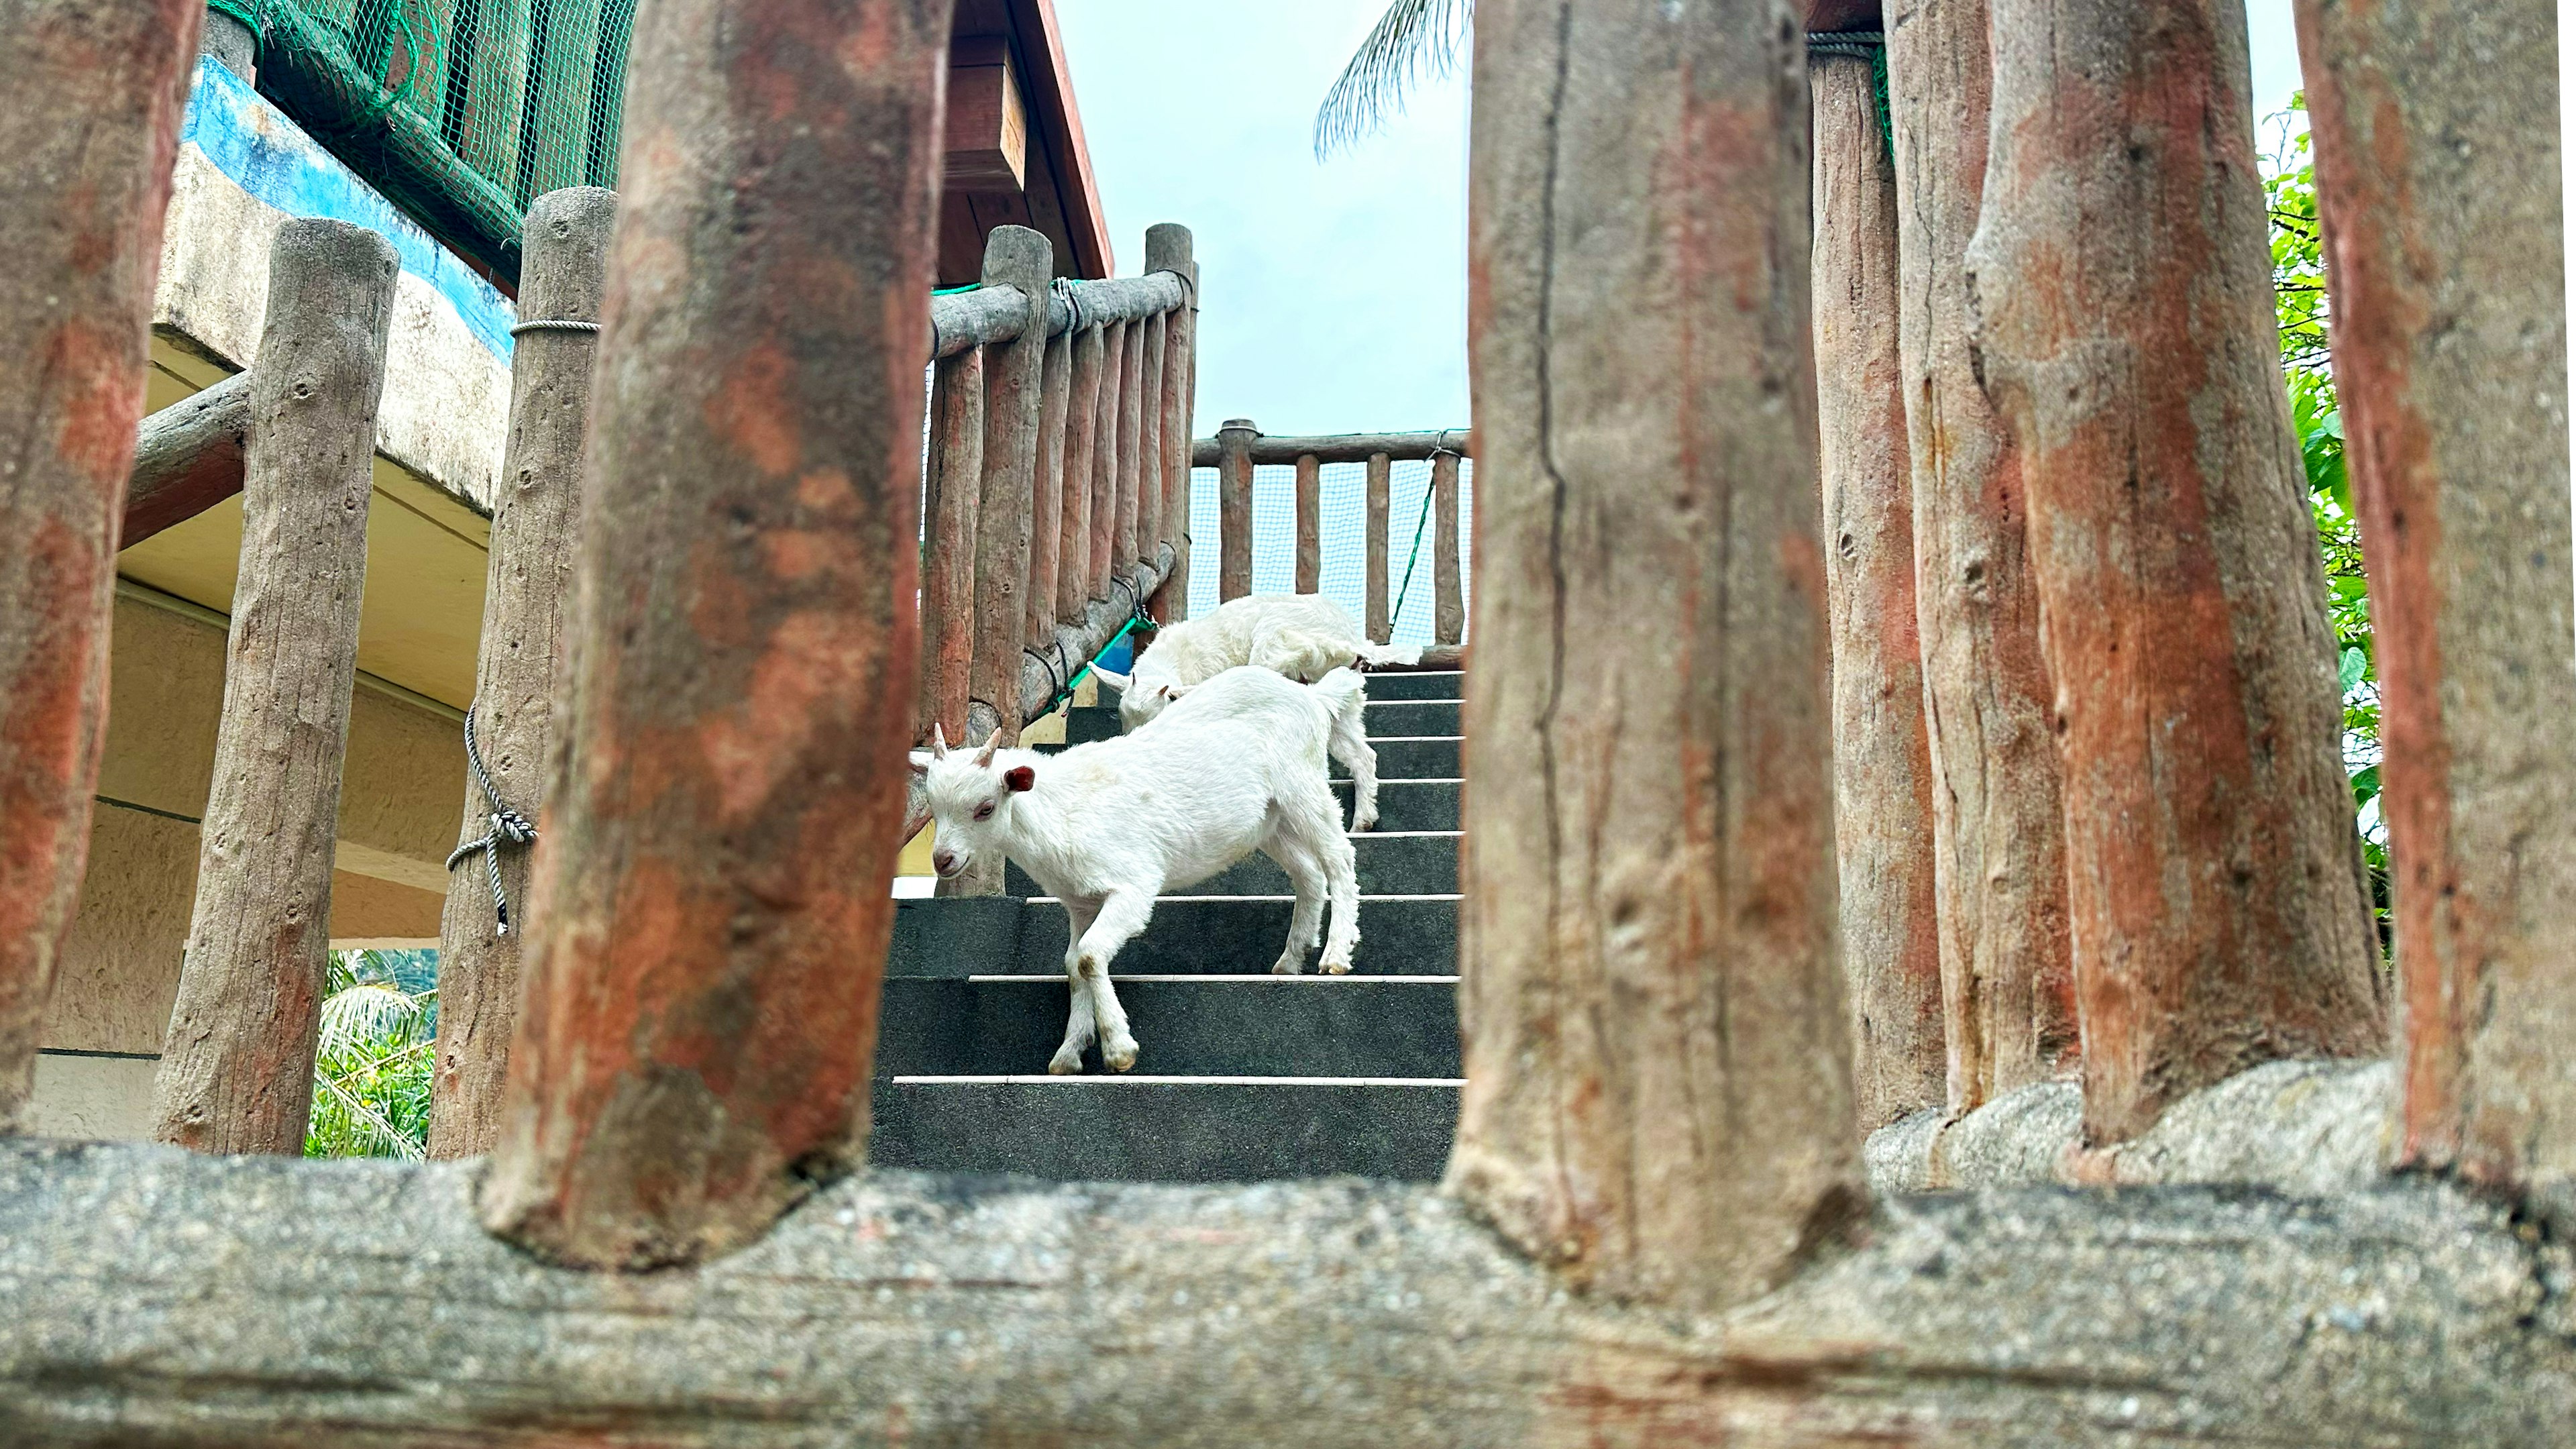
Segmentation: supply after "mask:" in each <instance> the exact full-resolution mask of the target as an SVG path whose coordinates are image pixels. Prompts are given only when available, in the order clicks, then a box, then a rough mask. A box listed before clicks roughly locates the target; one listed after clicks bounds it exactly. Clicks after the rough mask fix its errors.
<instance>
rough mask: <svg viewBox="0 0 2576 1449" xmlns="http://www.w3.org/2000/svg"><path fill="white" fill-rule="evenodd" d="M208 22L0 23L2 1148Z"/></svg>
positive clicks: (45, 964)
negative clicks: (2, 87) (202, 27)
mask: <svg viewBox="0 0 2576 1449" xmlns="http://www.w3.org/2000/svg"><path fill="white" fill-rule="evenodd" d="M205 13H206V7H205V6H204V4H203V3H202V0H154V3H129V4H118V5H100V4H96V3H94V0H13V3H10V4H7V5H0V66H5V67H6V70H7V75H8V91H9V98H8V101H7V103H6V104H0V257H6V258H7V264H6V265H5V266H0V458H6V459H8V462H7V464H6V465H5V466H6V468H7V471H6V472H5V473H0V538H5V539H7V540H9V542H8V544H7V546H5V547H0V1134H6V1133H9V1132H14V1131H17V1130H18V1129H19V1126H20V1123H21V1114H22V1113H23V1111H24V1110H25V1107H26V1103H27V1096H28V1093H29V1092H30V1091H32V1090H33V1088H34V1081H35V1071H36V1045H37V1039H38V1034H39V1032H40V1031H41V1029H42V1027H43V1025H44V1017H45V1006H46V1003H47V1002H48V1001H50V1000H51V999H52V997H53V988H54V971H55V967H56V965H57V962H58V960H59V953H60V951H61V949H62V941H63V932H64V931H65V930H66V929H68V928H69V927H70V925H71V920H72V910H73V906H74V903H75V902H76V900H77V899H78V895H79V891H80V879H81V870H82V867H83V865H84V864H85V863H86V860H87V858H88V853H89V816H90V804H91V801H92V799H93V798H94V797H95V795H96V793H97V789H98V763H99V750H100V747H101V746H102V744H103V743H104V742H105V739H106V735H107V641H108V614H109V606H110V599H111V597H112V591H113V590H114V588H115V587H116V558H115V554H116V546H117V528H118V524H119V520H120V515H121V514H122V512H123V506H124V488H125V483H126V473H127V470H128V469H130V468H131V467H132V466H133V462H134V444H135V430H136V424H137V423H138V422H140V421H141V419H142V416H143V382H144V376H145V369H146V367H147V366H148V364H149V359H150V355H151V354H150V348H151V338H152V333H151V323H152V282H153V277H154V274H155V272H156V271H157V269H158V267H159V264H160V257H161V224H162V219H163V216H164V214H165V213H166V212H167V210H168V208H169V203H170V168H171V163H172V161H173V159H174V158H175V157H176V156H177V154H178V145H179V120H180V116H181V114H182V112H183V109H184V107H185V106H186V103H187V98H188V83H189V78H190V76H191V75H193V74H194V71H195V67H196V58H197V56H196V52H197V35H198V26H199V24H200V23H201V22H202V21H203V19H204V17H205Z"/></svg>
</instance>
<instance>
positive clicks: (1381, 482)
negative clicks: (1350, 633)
mask: <svg viewBox="0 0 2576 1449" xmlns="http://www.w3.org/2000/svg"><path fill="white" fill-rule="evenodd" d="M1394 493H1395V464H1394V462H1393V461H1392V460H1390V459H1389V458H1388V457H1387V455H1386V454H1384V453H1374V454H1371V455H1370V456H1369V460H1368V493H1367V509H1368V520H1367V530H1368V542H1367V549H1366V556H1367V559H1368V590H1367V595H1366V599H1367V603H1366V610H1367V617H1366V618H1365V619H1364V620H1362V621H1361V622H1362V627H1363V628H1365V629H1366V630H1367V631H1368V636H1369V638H1370V640H1371V641H1373V642H1375V643H1379V644H1384V643H1386V642H1387V641H1388V639H1390V638H1392V637H1393V635H1394V629H1395V624H1394V620H1395V612H1394V609H1393V608H1392V606H1391V605H1390V603H1389V599H1388V596H1389V595H1390V594H1391V593H1393V591H1394V588H1395V580H1393V579H1391V578H1388V577H1387V572H1386V568H1387V546H1388V542H1389V539H1390V536H1391V533H1392V530H1393V527H1394V520H1393V517H1392V513H1393V510H1394V507H1395V503H1394Z"/></svg>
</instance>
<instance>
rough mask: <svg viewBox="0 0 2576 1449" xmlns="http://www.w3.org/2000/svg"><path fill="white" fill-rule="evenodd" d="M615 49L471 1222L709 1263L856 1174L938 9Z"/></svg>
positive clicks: (667, 11) (567, 1245)
mask: <svg viewBox="0 0 2576 1449" xmlns="http://www.w3.org/2000/svg"><path fill="white" fill-rule="evenodd" d="M654 16H655V23H654V24H652V25H649V26H639V27H638V28H637V31H636V37H635V41H636V44H635V56H634V69H633V72H632V75H631V78H630V81H629V90H630V94H631V97H632V104H631V105H629V106H628V107H627V116H628V127H629V129H628V134H627V142H626V155H627V158H628V159H627V171H626V175H625V192H624V198H625V200H624V215H623V216H622V217H621V218H620V220H619V224H618V232H617V242H616V245H615V247H614V249H613V250H612V252H611V254H610V258H609V272H608V275H609V286H608V298H607V303H606V308H605V320H606V328H607V330H606V332H605V334H604V335H603V336H602V338H601V344H600V348H601V350H600V371H599V382H598V396H597V398H596V400H595V403H594V411H593V418H592V425H591V433H590V438H591V460H590V472H589V480H590V482H589V494H590V496H589V497H588V499H587V500H586V505H585V514H584V520H583V538H582V551H581V567H580V574H579V584H578V589H579V593H578V603H577V604H576V608H575V617H576V618H577V620H578V621H579V627H580V633H579V635H578V636H577V637H576V640H575V647H574V655H573V657H574V661H575V665H574V669H573V672H572V680H571V688H570V691H569V696H568V699H569V702H568V705H567V714H566V724H565V728H566V730H567V732H568V750H569V770H568V774H567V776H566V779H565V782H564V789H563V791H562V794H561V795H560V796H559V797H558V798H557V799H556V800H555V801H553V802H552V805H551V808H550V809H549V810H548V812H547V816H546V819H545V821H544V830H545V835H546V838H545V841H544V846H543V848H542V849H541V850H540V851H539V852H538V856H537V881H536V899H535V901H534V903H533V907H532V909H531V911H530V913H529V914H530V916H531V918H532V919H533V920H534V922H535V923H536V929H535V930H534V932H532V934H531V940H530V943H529V955H528V963H527V970H526V980H527V988H526V992H525V995H524V997H523V999H522V1002H521V1014H520V1020H519V1034H518V1039H517V1041H516V1043H515V1044H514V1045H513V1046H512V1048H511V1058H510V1075H509V1087H508V1096H507V1104H506V1106H505V1107H504V1110H503V1114H502V1125H501V1140H500V1144H499V1146H498V1147H497V1148H496V1149H495V1151H494V1152H493V1156H492V1163H491V1166H490V1168H489V1169H488V1171H487V1172H486V1173H485V1175H484V1177H483V1179H482V1181H481V1184H480V1191H479V1197H480V1204H481V1211H482V1216H483V1221H484V1223H485V1224H486V1225H487V1226H488V1227H489V1228H491V1229H492V1231H494V1232H496V1233H498V1234H500V1235H502V1236H503V1237H506V1238H508V1239H509V1240H511V1241H512V1242H514V1243H516V1244H518V1245H519V1246H521V1247H523V1248H526V1249H527V1250H529V1251H530V1252H533V1253H536V1254H538V1255H540V1256H542V1257H545V1258H548V1259H551V1260H555V1261H559V1262H565V1263H571V1264H578V1265H582V1266H588V1267H602V1268H642V1267H649V1266H653V1265H657V1264H667V1263H676V1262H685V1261H690V1260H694V1259H698V1258H702V1257H705V1256H708V1255H710V1254H715V1253H721V1252H724V1251H726V1250H728V1249H731V1248H734V1247H738V1246H740V1245H742V1244H743V1243H746V1242H749V1241H751V1240H753V1239H755V1238H757V1237H759V1236H760V1235H761V1234H763V1233H764V1232H766V1231H767V1230H768V1228H769V1226H770V1224H771V1223H772V1222H774V1221H776V1219H777V1218H778V1216H779V1214H781V1213H783V1212H785V1211H786V1210H787V1209H788V1207H790V1206H791V1205H793V1204H794V1203H796V1202H797V1201H799V1200H800V1199H802V1198H804V1197H805V1196H806V1195H807V1194H809V1193H811V1192H812V1191H813V1190H814V1189H815V1187H816V1186H817V1185H818V1184H820V1183H824V1182H828V1181H830V1180H831V1179H832V1178H834V1177H836V1176H838V1175H840V1174H842V1173H844V1172H846V1171H848V1170H849V1169H850V1168H851V1167H853V1166H855V1165H856V1164H857V1163H858V1162H859V1161H860V1160H861V1159H862V1157H863V1156H864V1150H865V1144H866V1141H867V1130H868V1075H869V1068H870V1064H871V1061H872V1060H873V1058H874V1056H875V1051H876V1024H877V995H878V983H879V981H880V979H881V978H882V975H883V972H884V966H885V946H886V938H887V933H888V931H889V929H890V927H891V925H892V922H893V918H894V901H893V899H892V897H891V896H890V895H889V893H888V889H887V882H888V881H889V880H890V879H891V877H892V875H893V870H894V861H895V854H896V852H897V851H898V850H899V849H900V848H901V846H902V841H901V839H900V838H899V836H898V833H897V827H898V826H899V825H900V824H901V822H902V819H903V808H904V779H905V776H906V773H907V772H906V770H905V768H904V746H905V744H906V743H907V736H908V735H909V734H910V733H911V717H910V712H909V711H907V710H905V709H903V708H902V707H901V706H900V703H899V702H900V701H903V700H906V699H909V698H911V697H912V693H913V683H914V672H915V661H916V655H917V650H918V645H919V640H918V636H917V635H916V633H915V628H916V625H915V615H914V603H913V599H914V586H915V580H916V577H917V574H916V564H915V553H914V544H913V540H914V538H915V536H916V530H915V522H916V520H915V511H914V510H915V508H916V502H915V500H916V499H917V498H918V497H919V496H920V492H919V490H920V479H919V477H918V475H917V469H918V468H919V463H918V459H919V457H920V447H921V443H920V439H921V435H922V412H921V409H922V386H921V342H922V338H923V337H925V336H927V335H928V333H929V327H930V319H929V315H928V314H929V307H930V281H931V276H932V262H933V256H934V253H933V246H932V241H933V226H934V221H935V216H936V201H937V198H938V195H939V176H940V138H939V132H938V122H939V114H940V108H939V97H940V88H941V81H942V74H941V67H942V65H943V64H944V62H945V57H946V52H947V44H948V31H949V19H950V14H949V5H948V3H947V0H662V3H660V4H659V5H657V6H656V7H655V10H654Z"/></svg>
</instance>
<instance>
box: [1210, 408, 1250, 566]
mask: <svg viewBox="0 0 2576 1449" xmlns="http://www.w3.org/2000/svg"><path fill="white" fill-rule="evenodd" d="M1260 436H1261V430H1260V429H1259V428H1256V427H1254V426H1253V425H1252V419H1250V418H1228V419H1226V423H1225V426H1224V427H1221V428H1219V429H1217V430H1216V444H1217V463H1216V468H1217V478H1216V512H1217V520H1216V531H1217V573H1216V599H1217V602H1218V603H1220V604H1225V603H1231V602H1233V601H1234V600H1236V599H1240V598H1242V597H1243V596H1244V595H1246V594H1249V593H1251V592H1252V440H1253V439H1255V438H1257V437H1260Z"/></svg>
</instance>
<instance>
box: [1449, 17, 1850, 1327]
mask: <svg viewBox="0 0 2576 1449" xmlns="http://www.w3.org/2000/svg"><path fill="white" fill-rule="evenodd" d="M1784 9H1785V7H1783V6H1781V5H1779V4H1776V3H1772V0H1701V3H1697V4H1693V5H1690V6H1686V7H1669V8H1667V7H1657V6H1644V5H1636V6H1595V5H1577V6H1572V7H1568V6H1566V5H1563V4H1557V3H1546V4H1542V3H1539V0H1484V3H1482V4H1480V5H1479V6H1478V7H1477V13H1476V68H1475V92H1476V109H1475V121H1474V125H1475V134H1474V145H1473V156H1474V162H1473V166H1472V168H1471V171H1470V183H1469V189H1470V199H1469V216H1470V222H1469V231H1468V238H1469V247H1470V254H1469V257H1470V269H1471V272H1472V274H1473V275H1474V276H1475V277H1476V279H1477V285H1476V287H1475V288H1474V289H1473V293H1472V302H1471V305H1472V307H1473V309H1474V316H1473V318H1472V328H1471V333H1470V335H1471V336H1472V337H1473V338H1474V339H1475V345H1474V353H1473V363H1474V377H1475V393H1476V398H1475V403H1476V437H1475V449H1476V460H1477V469H1476V484H1477V488H1476V529H1477V538H1476V557H1477V562H1478V566H1479V568H1480V569H1481V571H1482V574H1481V578H1480V581H1479V586H1478V588H1477V589H1476V597H1475V609H1476V622H1475V640H1476V643H1475V648H1476V655H1477V667H1476V668H1475V669H1473V670H1471V671H1469V672H1468V675H1467V706H1466V715H1467V730H1466V736H1467V748H1466V760H1465V770H1466V775H1467V777H1468V778H1469V779H1470V780H1474V781H1484V782H1502V783H1501V784H1500V785H1498V786H1496V787H1495V788H1484V787H1482V786H1479V787H1478V788H1475V789H1471V790H1469V791H1468V792H1467V797H1466V820H1465V824H1466V850H1465V856H1464V859H1463V861H1462V863H1461V869H1462V885H1463V887H1464V890H1465V893H1466V902H1465V905H1464V907H1463V909H1462V911H1461V917H1462V921H1463V924H1464V926H1465V939H1464V940H1463V942H1462V943H1461V947H1460V957H1459V965H1460V969H1461V972H1462V983H1461V987H1460V996H1459V1017H1460V1027H1461V1035H1462V1037H1463V1045H1464V1048H1465V1054H1466V1067H1467V1087H1466V1092H1465V1097H1464V1100H1463V1103H1462V1108H1461V1117H1460V1120H1459V1124H1458V1142H1457V1147H1456V1150H1455V1151H1454V1153H1453V1154H1452V1156H1451V1158H1450V1164H1449V1181H1450V1185H1451V1187H1452V1188H1453V1190H1455V1191H1456V1192H1458V1193H1459V1194H1460V1195H1461V1196H1462V1197H1464V1198H1465V1199H1466V1201H1467V1203H1468V1204H1469V1206H1470V1207H1471V1208H1472V1209H1473V1210H1475V1211H1476V1212H1477V1213H1478V1214H1479V1215H1480V1216H1482V1217H1483V1218H1484V1219H1485V1220H1486V1221H1487V1222H1489V1223H1491V1224H1493V1225H1494V1227H1495V1228H1496V1229H1497V1230H1499V1231H1500V1232H1501V1233H1502V1234H1503V1236H1504V1237H1506V1238H1507V1239H1509V1240H1510V1241H1512V1242H1514V1243H1516V1244H1518V1245H1519V1246H1520V1247H1522V1248H1523V1249H1524V1250H1525V1251H1528V1252H1530V1253H1533V1254H1535V1255H1537V1256H1539V1257H1540V1258H1541V1259H1543V1260H1544V1261H1546V1262H1548V1263H1550V1264H1551V1265H1553V1266H1554V1267H1556V1268H1557V1269H1558V1270H1559V1271H1560V1272H1561V1273H1562V1274H1563V1275H1564V1276H1565V1277H1566V1278H1567V1279H1568V1280H1569V1281H1571V1282H1572V1283H1574V1284H1577V1285H1582V1286H1586V1287H1589V1288H1590V1289H1592V1290H1594V1291H1595V1292H1598V1293H1599V1294H1601V1295H1602V1296H1605V1297H1610V1298H1625V1299H1637V1300H1645V1301H1650V1302H1656V1303H1660V1304H1664V1305H1668V1306H1670V1307H1673V1308H1676V1309H1681V1310H1685V1311H1689V1310H1706V1309H1716V1308H1721V1307H1724V1306H1726V1305H1729V1304H1733V1303H1737V1302H1741V1301H1743V1300H1745V1299H1748V1298H1751V1297H1753V1296H1755V1295H1757V1294H1760V1293H1762V1292H1764V1291H1766V1290H1768V1289H1770V1288H1771V1287H1773V1286H1775V1285H1777V1284H1778V1283H1779V1282H1780V1281H1782V1280H1783V1279H1784V1278H1785V1277H1786V1276H1787V1275H1788V1274H1789V1273H1790V1272H1791V1271H1792V1270H1793V1268H1794V1266H1795V1265H1796V1264H1797V1263H1798V1262H1799V1261H1800V1259H1801V1256H1802V1252H1803V1249H1802V1244H1808V1243H1812V1242H1814V1241H1815V1240H1816V1239H1817V1238H1818V1237H1819V1236H1827V1235H1831V1234H1833V1233H1835V1232H1836V1231H1838V1230H1839V1228H1840V1226H1841V1225H1842V1223H1843V1221H1844V1220H1845V1218H1846V1217H1847V1216H1848V1215H1849V1214H1851V1213H1852V1212H1854V1211H1855V1210H1856V1209H1857V1207H1858V1193H1857V1191H1856V1187H1855V1178H1856V1168H1855V1161H1854V1159H1855V1157H1856V1155H1857V1148H1858V1142H1859V1138H1858V1134H1857V1133H1856V1132H1855V1131H1854V1129H1853V1121H1852V1096H1851V1081H1850V1073H1849V1046H1848V1027H1847V1024H1846V1021H1845V1016H1844V1006H1843V991H1842V983H1841V979H1840V972H1839V967H1838V963H1837V961H1836V957H1835V926H1834V915H1835V905H1834V882H1835V872H1834V835H1833V831H1834V818H1833V816H1834V811H1833V761H1832V753H1833V736H1832V730H1831V718H1832V716H1831V710H1830V707H1829V700H1828V694H1829V686H1828V683H1827V674H1828V672H1829V668H1830V665H1829V659H1828V645H1827V636H1826V620H1825V569H1824V560H1823V559H1822V557H1821V556H1820V554H1819V551H1818V546H1817V540H1816V529H1817V506H1816V452H1815V449H1816V432H1815V429H1816V413H1815V361H1814V358H1813V357H1812V356H1811V354H1810V352H1809V349H1808V347H1807V292H1808V249H1809V239H1808V225H1809V223H1808V187H1809V178H1808V151H1807V131H1808V124H1809V118H1808V112H1807V94H1806V85H1805V81H1804V72H1805V66H1804V64H1803V53H1802V44H1803V42H1802V38H1801V36H1800V35H1799V33H1798V31H1797V29H1796V27H1795V25H1794V23H1793V22H1792V23H1787V24H1784ZM1568 76H1580V77H1584V78H1586V81H1585V83H1583V84H1575V85H1569V84H1568V83H1567V80H1566V78H1567V77H1568ZM1610 76H1615V77H1617V81H1616V83H1615V84H1614V83H1610V82H1608V81H1605V80H1603V79H1601V78H1603V77H1610Z"/></svg>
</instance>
